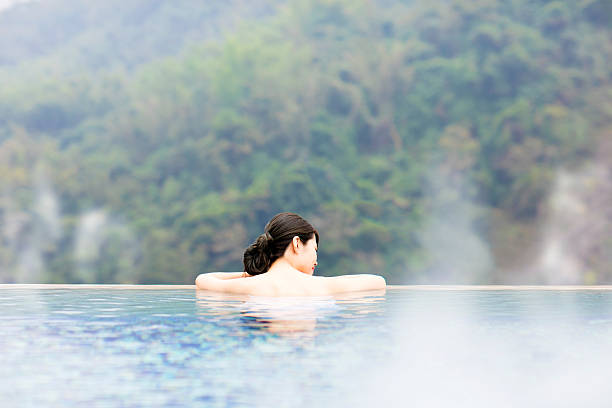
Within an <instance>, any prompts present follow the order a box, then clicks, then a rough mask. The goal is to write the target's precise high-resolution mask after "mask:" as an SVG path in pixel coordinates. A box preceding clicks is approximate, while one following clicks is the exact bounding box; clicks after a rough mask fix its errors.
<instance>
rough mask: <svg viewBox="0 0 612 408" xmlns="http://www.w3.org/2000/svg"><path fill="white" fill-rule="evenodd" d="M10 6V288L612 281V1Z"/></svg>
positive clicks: (0, 185)
mask: <svg viewBox="0 0 612 408" xmlns="http://www.w3.org/2000/svg"><path fill="white" fill-rule="evenodd" d="M0 8H1V10H0V282H40V283H68V282H69V283H93V282H98V283H193V279H194V278H195V276H196V275H197V274H198V273H202V272H209V271H219V270H223V271H236V270H241V266H242V261H241V260H242V252H243V250H244V248H245V247H246V246H247V245H248V244H249V243H250V242H252V241H253V240H254V239H255V238H256V237H257V235H259V234H260V233H261V232H262V230H263V227H264V225H265V223H266V222H267V220H268V219H269V218H270V217H271V216H273V215H274V214H275V213H277V212H280V211H293V212H297V213H299V214H301V215H302V216H304V217H305V218H306V219H308V220H309V221H311V222H312V223H313V225H314V226H315V227H316V228H317V229H318V230H319V231H320V234H321V244H320V251H319V269H320V271H319V272H318V273H320V274H322V275H327V276H331V275H337V274H345V273H377V274H382V275H384V276H385V277H386V278H387V280H388V282H389V283H483V284H489V283H611V282H612V268H611V265H612V86H611V83H612V69H611V66H612V64H611V56H612V36H611V33H612V32H611V30H610V27H611V26H612V2H611V1H610V0H572V1H569V0H568V1H550V0H446V1H443V0H433V1H421V0H377V1H368V0H308V1H305V0H286V1H271V0H242V1H240V0H219V1H217V0H210V1H205V2H200V1H188V0H177V1H172V2H164V1H157V0H121V1H119V0H107V1H104V2H98V1H78V0H39V1H25V2H10V1H4V2H2V3H0Z"/></svg>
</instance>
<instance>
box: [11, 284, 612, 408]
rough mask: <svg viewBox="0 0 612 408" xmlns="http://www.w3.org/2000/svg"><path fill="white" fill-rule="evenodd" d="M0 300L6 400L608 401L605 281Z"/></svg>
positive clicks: (610, 333)
mask: <svg viewBox="0 0 612 408" xmlns="http://www.w3.org/2000/svg"><path fill="white" fill-rule="evenodd" d="M0 311H1V312H2V313H1V316H0V406H2V407H12V406H15V407H27V406H32V407H34V406H35V407H41V406H45V407H50V406H51V407H53V406H57V407H71V406H78V407H82V406H125V407H132V406H134V407H136V406H150V407H153V406H212V407H215V406H219V407H226V406H236V407H242V406H261V407H282V406H291V407H293V406H309V407H311V406H351V407H353V406H382V405H386V406H472V407H473V406H483V407H485V406H496V407H499V406H538V407H540V406H551V407H553V406H554V407H559V406H581V407H582V406H597V407H599V406H601V407H610V406H612V393H611V392H610V391H609V389H610V387H609V386H608V378H609V374H611V373H612V293H610V292H604V291H602V292H597V291H575V292H554V291H525V292H521V291H507V292H502V291H441V292H437V291H433V292H431V291H409V290H391V291H387V293H386V294H367V295H353V296H347V297H338V298H332V297H329V298H287V299H278V298H277V299H274V298H256V297H236V296H234V297H232V296H218V295H214V294H210V293H204V292H196V291H194V290H110V289H95V290H88V289H74V290H67V289H53V290H51V289H44V290H29V289H1V290H0ZM381 404H382V405H381ZM577 404H578V405H577Z"/></svg>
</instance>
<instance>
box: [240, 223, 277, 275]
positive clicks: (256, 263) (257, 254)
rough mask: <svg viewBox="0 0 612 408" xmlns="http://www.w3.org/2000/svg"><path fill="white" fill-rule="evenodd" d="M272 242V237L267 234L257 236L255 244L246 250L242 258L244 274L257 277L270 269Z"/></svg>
mask: <svg viewBox="0 0 612 408" xmlns="http://www.w3.org/2000/svg"><path fill="white" fill-rule="evenodd" d="M272 241H274V238H272V235H270V233H269V232H265V233H263V234H261V235H260V236H258V237H257V239H256V240H255V242H253V243H252V244H251V246H249V247H248V248H247V249H246V251H245V252H244V256H243V258H242V261H243V263H244V270H245V272H247V273H248V274H249V275H259V274H260V273H264V272H266V271H267V270H268V268H269V267H270V253H271V252H272V247H271V246H272Z"/></svg>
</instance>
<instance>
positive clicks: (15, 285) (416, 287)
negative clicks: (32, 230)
mask: <svg viewBox="0 0 612 408" xmlns="http://www.w3.org/2000/svg"><path fill="white" fill-rule="evenodd" d="M0 289H123V290H129V289H137V290H155V289H166V290H168V289H195V285H116V284H40V283H3V284H0ZM387 290H421V291H457V290H471V291H478V290H488V291H491V290H557V291H559V290H567V291H570V290H574V291H575V290H598V291H612V285H387Z"/></svg>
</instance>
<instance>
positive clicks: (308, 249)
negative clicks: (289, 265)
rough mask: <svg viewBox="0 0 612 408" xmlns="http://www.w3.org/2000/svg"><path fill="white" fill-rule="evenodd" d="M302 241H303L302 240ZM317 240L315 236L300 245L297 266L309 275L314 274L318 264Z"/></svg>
mask: <svg viewBox="0 0 612 408" xmlns="http://www.w3.org/2000/svg"><path fill="white" fill-rule="evenodd" d="M300 243H301V241H300ZM318 249H319V248H318V247H317V240H316V239H315V237H314V236H313V237H312V238H310V239H309V240H308V241H307V242H306V243H305V244H303V245H300V246H299V247H298V256H297V259H296V261H297V262H296V263H297V265H295V268H296V269H297V270H298V271H300V272H303V273H305V274H307V275H312V274H313V273H314V270H315V266H317V251H318Z"/></svg>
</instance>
